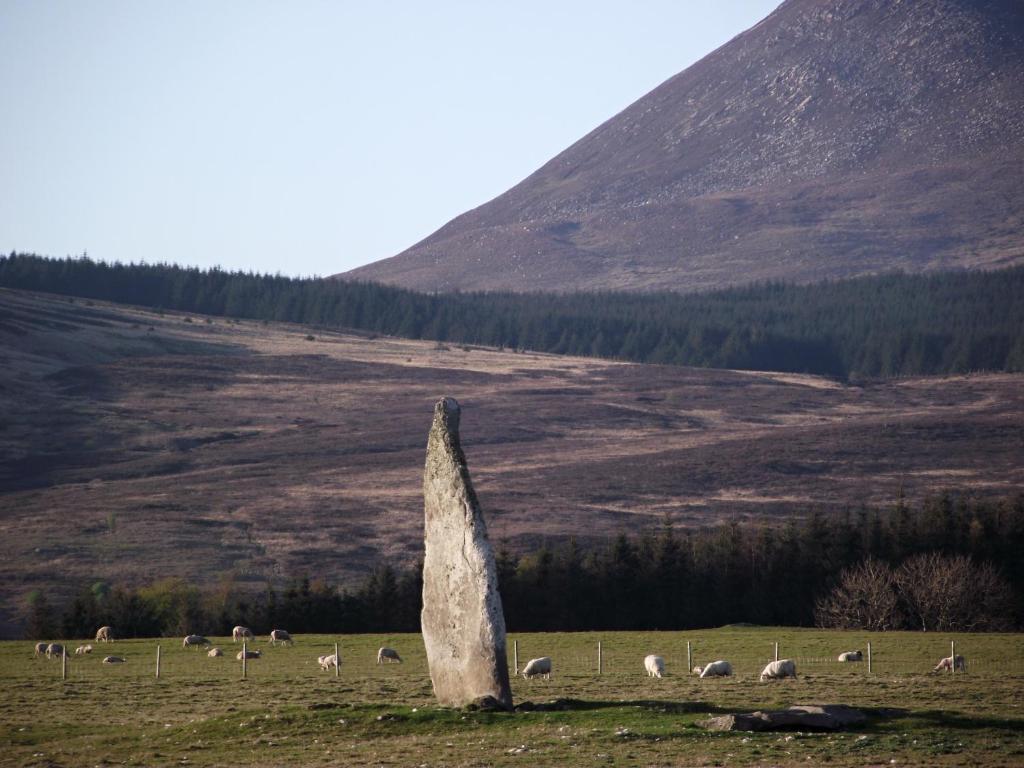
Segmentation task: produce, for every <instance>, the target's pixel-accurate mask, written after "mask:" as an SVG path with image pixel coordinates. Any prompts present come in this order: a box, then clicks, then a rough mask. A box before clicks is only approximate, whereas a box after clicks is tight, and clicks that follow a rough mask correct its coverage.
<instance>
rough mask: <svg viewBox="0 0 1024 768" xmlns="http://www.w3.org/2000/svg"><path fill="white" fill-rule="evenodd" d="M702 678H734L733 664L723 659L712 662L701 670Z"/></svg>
mask: <svg viewBox="0 0 1024 768" xmlns="http://www.w3.org/2000/svg"><path fill="white" fill-rule="evenodd" d="M700 676H701V677H702V678H704V677H732V664H730V663H729V662H728V661H725V660H723V659H719V660H718V661H712V662H711V663H710V664H706V665H705V666H704V669H703V670H701V673H700Z"/></svg>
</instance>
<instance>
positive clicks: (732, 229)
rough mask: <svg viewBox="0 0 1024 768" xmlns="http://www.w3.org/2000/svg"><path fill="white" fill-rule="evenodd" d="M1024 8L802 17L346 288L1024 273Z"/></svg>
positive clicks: (827, 7)
mask: <svg viewBox="0 0 1024 768" xmlns="http://www.w3.org/2000/svg"><path fill="white" fill-rule="evenodd" d="M1022 179H1024V3H1021V2H1019V0H984V1H983V0H934V1H932V2H910V1H909V0H904V1H903V2H899V1H894V0H788V2H785V3H783V4H782V5H781V6H780V7H779V8H778V9H777V10H776V11H775V12H774V13H772V14H771V15H770V16H768V17H767V18H766V19H764V20H763V21H762V22H760V23H759V24H757V25H756V26H754V27H753V28H751V29H749V30H747V31H746V32H744V33H743V34H741V35H738V36H737V37H736V38H734V39H733V40H731V41H730V42H729V43H727V44H726V45H724V46H722V47H721V48H719V49H718V50H716V51H714V52H713V53H711V54H710V55H708V56H707V57H705V58H704V59H702V60H701V61H699V62H698V63H696V64H694V65H693V66H691V67H690V68H688V69H686V70H685V71H683V72H681V73H680V74H678V75H676V76H675V77H673V78H671V79H670V80H668V81H667V82H665V83H663V84H662V85H661V86H659V87H658V88H656V89H655V90H653V91H652V92H651V93H649V94H647V95H646V96H644V97H643V98H641V99H640V100H639V101H637V102H636V103H634V104H633V105H631V106H630V107H628V108H627V109H626V110H624V111H623V112H621V113H620V114H618V115H616V116H615V117H613V118H612V119H610V120H609V121H608V122H606V123H604V124H603V125H601V126H600V127H598V128H597V129H596V130H594V131H593V132H591V133H590V134H588V135H587V136H585V137H584V138H583V139H581V140H580V141H578V142H577V143H576V144H574V145H573V146H571V147H569V148H568V149H567V150H565V151H564V152H563V153H561V154H560V155H558V156H557V157H555V158H554V159H552V160H551V161H550V162H548V163H547V164H546V165H545V166H544V167H542V168H541V169H540V170H538V171H537V172H536V173H534V174H533V175H531V176H530V177H529V178H527V179H526V180H525V181H523V182H522V183H520V184H519V185H517V186H515V187H513V188H512V189H510V190H509V191H508V192H506V193H505V194H503V195H501V196H499V197H497V198H496V199H494V200H492V201H491V202H489V203H487V204H485V205H482V206H480V207H479V208H476V209H475V210H472V211H469V212H468V213H465V214H463V215H462V216H459V217H458V218H456V219H454V220H453V221H451V222H449V223H448V224H446V225H445V226H444V227H442V228H441V229H440V230H438V231H437V232H436V233H434V234H433V235H431V236H430V237H428V238H427V239H426V240H423V241H422V242H420V243H418V244H416V245H415V246H413V247H412V248H410V249H408V250H407V251H405V252H403V253H401V254H399V255H398V256H395V257H393V258H390V259H386V260H384V261H380V262H377V263H375V264H370V265H368V266H365V267H361V268H359V269H356V270H353V271H351V272H349V273H346V275H345V277H347V278H354V279H365V280H378V281H383V282H387V283H394V284H397V285H402V286H406V287H410V288H417V289H424V290H442V291H443V290H451V289H456V288H458V289H486V290H499V289H500V290H513V291H527V290H576V289H584V290H592V289H626V290H651V289H674V290H684V291H690V290H697V289H708V288H717V287H723V286H728V285H735V284H739V283H746V282H751V281H757V280H766V279H780V280H790V281H799V282H807V281H814V280H820V279H822V278H841V277H850V276H856V275H864V274H871V273H877V272H884V271H891V270H895V269H902V270H905V271H909V272H915V271H929V270H935V269H949V268H957V267H965V268H978V267H984V268H995V267H1001V266H1008V265H1011V264H1017V263H1021V262H1022V261H1024V184H1022Z"/></svg>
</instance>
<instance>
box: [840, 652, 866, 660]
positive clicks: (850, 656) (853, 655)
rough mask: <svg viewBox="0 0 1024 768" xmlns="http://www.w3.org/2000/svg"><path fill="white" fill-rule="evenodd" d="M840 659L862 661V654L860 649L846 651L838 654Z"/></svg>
mask: <svg viewBox="0 0 1024 768" xmlns="http://www.w3.org/2000/svg"><path fill="white" fill-rule="evenodd" d="M839 660H840V661H864V654H863V653H861V652H860V651H847V652H846V653H840V654H839Z"/></svg>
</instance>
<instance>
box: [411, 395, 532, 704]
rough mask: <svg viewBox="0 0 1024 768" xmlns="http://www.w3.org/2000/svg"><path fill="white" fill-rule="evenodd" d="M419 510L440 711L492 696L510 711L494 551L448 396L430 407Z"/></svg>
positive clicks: (427, 627)
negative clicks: (431, 416)
mask: <svg viewBox="0 0 1024 768" xmlns="http://www.w3.org/2000/svg"><path fill="white" fill-rule="evenodd" d="M423 506H424V516H425V521H426V525H425V532H424V542H425V544H426V555H425V557H424V560H423V613H422V616H421V622H422V627H423V641H424V644H425V645H426V648H427V664H428V666H429V667H430V679H431V681H432V682H433V684H434V695H435V696H436V697H437V700H438V702H440V703H441V704H442V705H443V706H452V707H461V706H466V705H467V704H471V703H473V702H474V701H477V700H480V699H484V698H485V697H492V698H493V699H494V700H496V701H497V702H498V704H500V705H501V706H502V707H504V708H506V709H511V708H512V689H511V688H510V687H509V681H508V661H507V659H506V657H505V616H504V614H503V613H502V609H501V595H499V594H498V572H497V568H496V567H495V564H494V551H493V550H492V549H491V544H490V542H489V541H488V539H487V526H486V525H485V524H484V518H483V514H482V513H481V512H480V505H479V503H478V502H477V498H476V493H475V492H474V491H473V483H472V481H471V480H470V479H469V470H468V469H467V468H466V458H465V456H463V454H462V447H461V446H460V445H459V404H458V403H457V402H456V401H455V400H454V399H453V398H450V397H446V398H443V399H442V400H440V401H439V402H438V403H437V405H436V406H434V423H433V424H432V425H431V427H430V437H429V438H428V440H427V463H426V467H425V469H424V471H423Z"/></svg>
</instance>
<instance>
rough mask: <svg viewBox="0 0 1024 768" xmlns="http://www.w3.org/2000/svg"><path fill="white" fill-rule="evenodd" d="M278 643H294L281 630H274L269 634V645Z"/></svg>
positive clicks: (289, 636)
mask: <svg viewBox="0 0 1024 768" xmlns="http://www.w3.org/2000/svg"><path fill="white" fill-rule="evenodd" d="M278 643H288V645H293V644H294V641H293V640H292V636H291V635H289V634H288V633H287V632H285V631H284V630H283V629H274V630H271V632H270V644H271V645H277V644H278Z"/></svg>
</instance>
